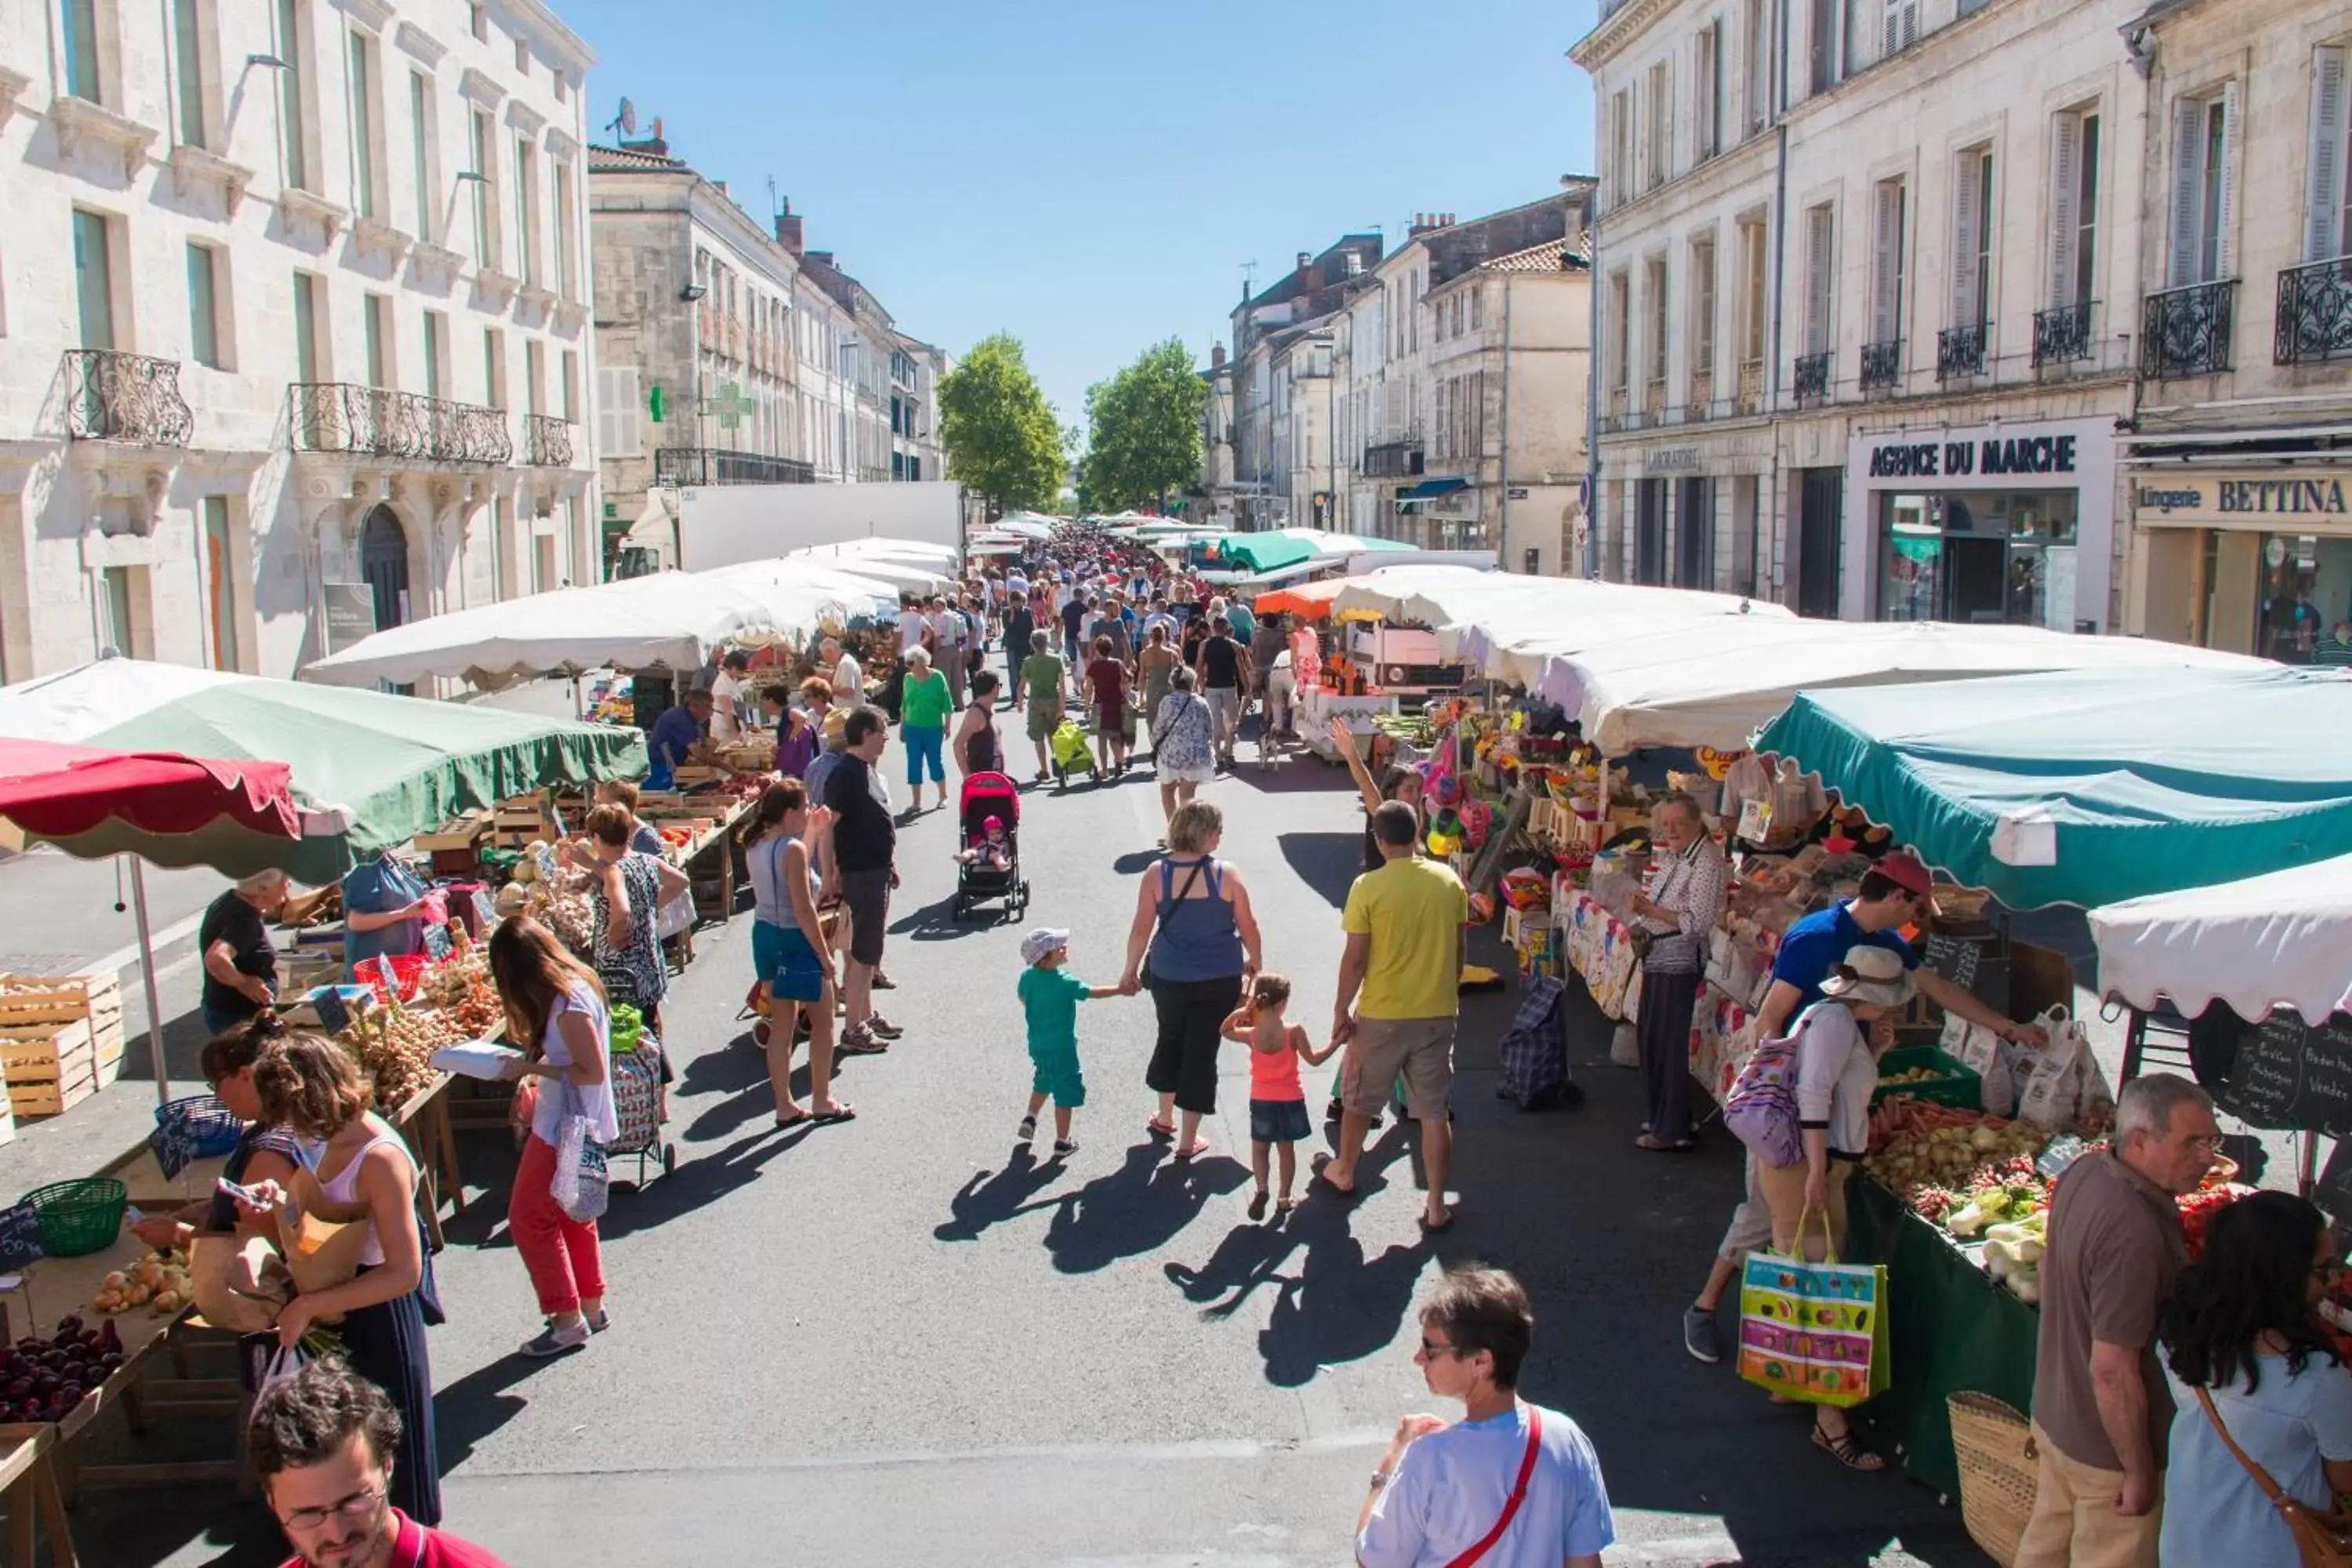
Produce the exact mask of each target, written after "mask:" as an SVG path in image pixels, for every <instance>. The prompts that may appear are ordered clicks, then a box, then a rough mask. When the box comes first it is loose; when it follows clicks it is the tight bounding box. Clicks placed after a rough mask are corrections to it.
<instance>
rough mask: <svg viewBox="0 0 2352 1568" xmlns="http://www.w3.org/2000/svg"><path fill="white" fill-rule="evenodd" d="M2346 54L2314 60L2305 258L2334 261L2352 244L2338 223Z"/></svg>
mask: <svg viewBox="0 0 2352 1568" xmlns="http://www.w3.org/2000/svg"><path fill="white" fill-rule="evenodd" d="M2344 65H2345V48H2344V46H2343V45H2341V44H2330V45H2328V46H2327V47H2325V48H2321V49H2315V50H2313V51H2312V56H2311V163H2310V169H2311V176H2310V182H2311V188H2310V190H2309V191H2308V192H2307V193H2306V194H2305V198H2304V211H2305V215H2306V216H2305V220H2304V239H2303V258H2304V259H2305V261H2328V260H2332V259H2334V258H2335V257H2336V253H2337V250H2338V247H2340V246H2341V245H2343V244H2346V243H2352V237H2347V236H2344V235H2342V234H2339V233H2338V232H2337V229H2336V223H2337V220H2338V217H2339V216H2340V214H2341V210H2342V208H2343V205H2344V155H2345V150H2346V149H2345V82H2344Z"/></svg>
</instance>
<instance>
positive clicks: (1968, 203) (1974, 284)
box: [1950, 147, 2000, 327]
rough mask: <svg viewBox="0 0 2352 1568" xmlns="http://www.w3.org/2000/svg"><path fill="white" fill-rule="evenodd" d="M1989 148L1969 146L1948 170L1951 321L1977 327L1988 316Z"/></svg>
mask: <svg viewBox="0 0 2352 1568" xmlns="http://www.w3.org/2000/svg"><path fill="white" fill-rule="evenodd" d="M1992 172H1993V171H1992V149H1991V148H1990V147H1971V148H1969V150H1968V151H1967V152H1965V153H1961V154H1960V155H1959V158H1958V161H1957V162H1956V163H1955V165H1954V167H1953V170H1952V310H1951V318H1950V320H1951V324H1952V325H1953V326H1956V327H1980V326H1983V325H1984V324H1985V323H1986V322H1987V321H1990V320H1991V316H1992V230H1993V226H1994V225H1995V224H1996V223H1998V222H1999V221H2000V209H1998V208H1997V207H1995V206H1994V205H1993V191H1992Z"/></svg>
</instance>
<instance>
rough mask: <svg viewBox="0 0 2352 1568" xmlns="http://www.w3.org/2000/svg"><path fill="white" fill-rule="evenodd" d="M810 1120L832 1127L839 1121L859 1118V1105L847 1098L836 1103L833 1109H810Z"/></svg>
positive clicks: (819, 1124) (820, 1125) (822, 1125)
mask: <svg viewBox="0 0 2352 1568" xmlns="http://www.w3.org/2000/svg"><path fill="white" fill-rule="evenodd" d="M809 1120H810V1121H814V1122H815V1123H816V1124H817V1125H818V1126H819V1127H830V1126H832V1125H834V1124H835V1122H839V1121H856V1120H857V1107H856V1106H854V1105H852V1104H850V1103H849V1102H848V1101H847V1100H842V1101H840V1102H838V1103H837V1104H835V1106H834V1108H833V1109H832V1110H812V1111H810V1112H809Z"/></svg>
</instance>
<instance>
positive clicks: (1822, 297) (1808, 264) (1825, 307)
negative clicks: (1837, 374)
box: [1805, 202, 1837, 354]
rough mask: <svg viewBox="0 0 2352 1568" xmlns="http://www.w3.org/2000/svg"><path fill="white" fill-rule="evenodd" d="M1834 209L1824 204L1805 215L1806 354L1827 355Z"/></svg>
mask: <svg viewBox="0 0 2352 1568" xmlns="http://www.w3.org/2000/svg"><path fill="white" fill-rule="evenodd" d="M1836 253H1837V209H1836V208H1835V207H1833V206H1832V205H1830V204H1829V203H1827V202H1823V203H1822V205H1820V206H1817V207H1813V208H1811V209H1810V210H1808V211H1807V212H1806V214H1805V352H1806V353H1809V354H1825V353H1829V352H1830V348H1831V345H1832V340H1831V336H1830V327H1831V321H1830V310H1831V306H1832V303H1833V302H1834V300H1835V299H1836V293H1835V289H1836V282H1837V279H1836V275H1835V274H1834V273H1833V272H1832V268H1833V267H1835V265H1836Z"/></svg>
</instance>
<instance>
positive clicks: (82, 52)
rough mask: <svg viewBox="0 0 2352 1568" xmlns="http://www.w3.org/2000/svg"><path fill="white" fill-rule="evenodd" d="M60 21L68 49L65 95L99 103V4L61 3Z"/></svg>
mask: <svg viewBox="0 0 2352 1568" xmlns="http://www.w3.org/2000/svg"><path fill="white" fill-rule="evenodd" d="M58 20H59V22H60V23H61V24H62V27H63V32H64V37H63V38H62V39H60V40H59V41H60V42H62V43H63V44H64V45H65V54H66V91H67V93H68V94H69V95H70V96H72V97H75V98H86V99H88V100H89V101H90V102H92V103H96V102H98V101H99V85H98V82H99V77H98V0H62V3H61V5H60V6H59V14H58Z"/></svg>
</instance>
